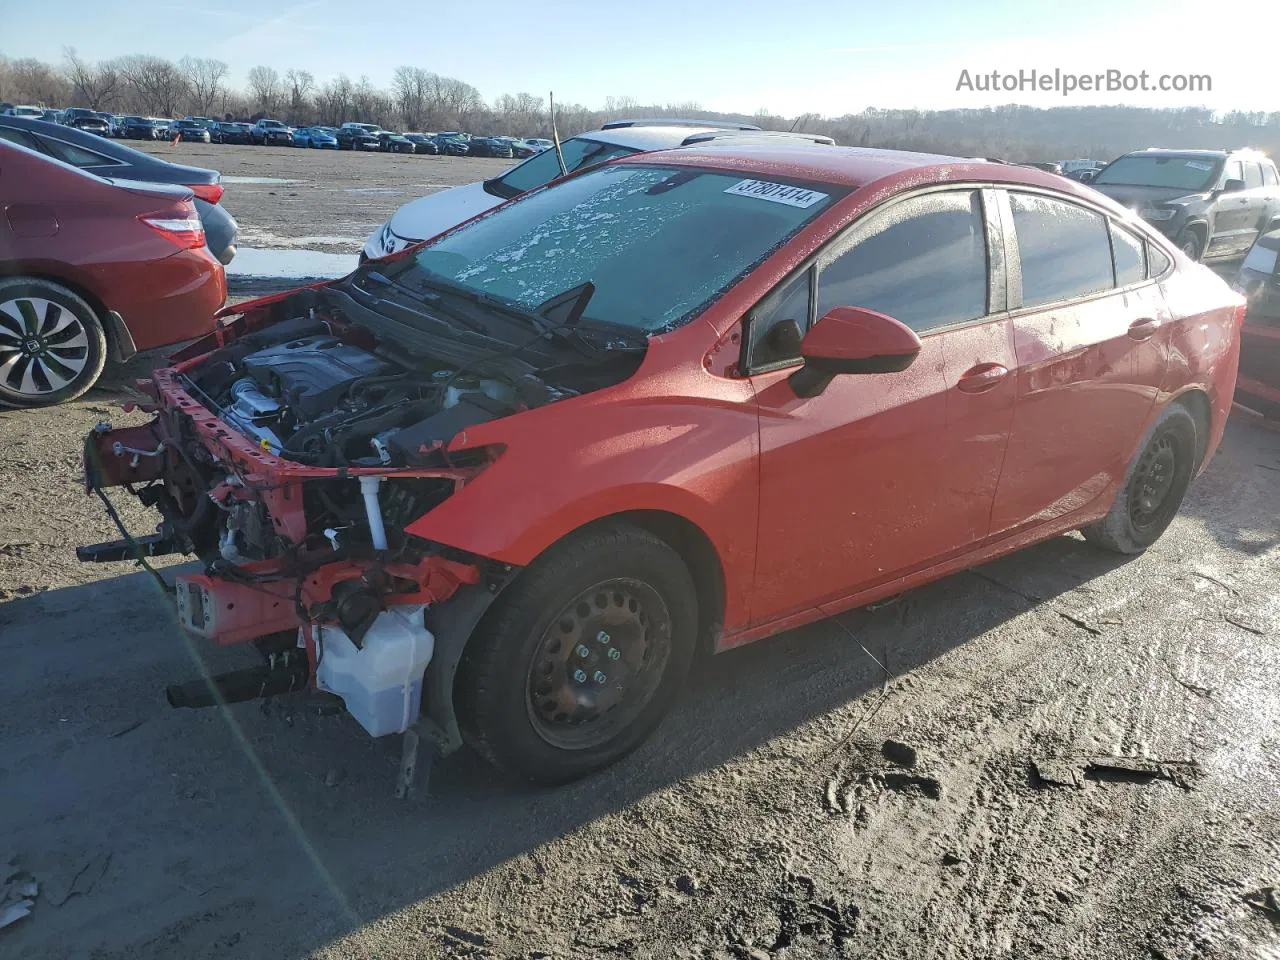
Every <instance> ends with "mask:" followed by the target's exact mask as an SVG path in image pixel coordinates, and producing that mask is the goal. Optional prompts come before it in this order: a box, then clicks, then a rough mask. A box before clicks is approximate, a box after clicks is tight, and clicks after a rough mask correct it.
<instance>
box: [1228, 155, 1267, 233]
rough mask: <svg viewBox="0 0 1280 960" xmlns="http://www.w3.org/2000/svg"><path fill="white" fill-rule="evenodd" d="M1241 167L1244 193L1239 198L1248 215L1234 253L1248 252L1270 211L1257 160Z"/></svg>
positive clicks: (1248, 161)
mask: <svg viewBox="0 0 1280 960" xmlns="http://www.w3.org/2000/svg"><path fill="white" fill-rule="evenodd" d="M1242 166H1243V167H1244V193H1243V194H1241V195H1240V198H1241V199H1242V200H1243V201H1244V207H1245V209H1246V210H1247V211H1248V213H1247V216H1246V218H1245V220H1244V222H1243V223H1242V225H1241V227H1240V232H1239V234H1238V235H1237V242H1236V246H1235V252H1236V253H1248V252H1249V248H1250V247H1252V246H1253V241H1254V240H1256V239H1258V234H1260V233H1262V231H1263V229H1264V228H1265V227H1266V225H1267V217H1268V211H1269V209H1270V204H1269V203H1268V202H1267V201H1268V199H1269V193H1268V190H1267V188H1266V184H1265V182H1264V181H1263V173H1262V164H1261V163H1259V162H1258V161H1257V160H1246V161H1244V163H1243V164H1242Z"/></svg>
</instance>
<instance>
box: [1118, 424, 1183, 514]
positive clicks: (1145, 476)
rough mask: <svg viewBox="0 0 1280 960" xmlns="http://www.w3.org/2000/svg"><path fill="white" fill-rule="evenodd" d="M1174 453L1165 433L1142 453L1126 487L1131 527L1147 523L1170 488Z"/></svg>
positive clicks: (1175, 468) (1165, 497) (1174, 459)
mask: <svg viewBox="0 0 1280 960" xmlns="http://www.w3.org/2000/svg"><path fill="white" fill-rule="evenodd" d="M1177 468H1178V453H1177V448H1176V447H1175V446H1174V441H1173V439H1172V438H1171V437H1169V436H1162V437H1159V438H1157V439H1156V441H1155V442H1154V443H1152V444H1151V445H1150V446H1149V447H1148V448H1147V449H1146V450H1145V451H1143V454H1142V460H1141V461H1139V463H1138V468H1137V470H1135V471H1134V473H1133V480H1132V481H1131V484H1130V487H1129V515H1130V518H1131V519H1132V521H1133V524H1134V526H1137V527H1144V526H1147V525H1149V524H1151V523H1152V522H1153V521H1154V520H1155V519H1156V517H1157V515H1158V514H1159V513H1160V510H1161V509H1162V508H1163V507H1164V504H1165V501H1166V500H1167V499H1168V497H1169V491H1170V490H1172V489H1173V478H1174V475H1175V474H1176V473H1177Z"/></svg>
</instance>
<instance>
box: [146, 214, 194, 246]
mask: <svg viewBox="0 0 1280 960" xmlns="http://www.w3.org/2000/svg"><path fill="white" fill-rule="evenodd" d="M138 219H139V220H141V221H142V222H143V223H145V224H146V225H147V226H148V227H150V228H151V229H152V230H154V231H155V232H156V233H160V234H164V237H165V239H166V240H169V241H170V242H171V243H173V244H174V246H176V247H178V249H180V250H192V249H194V248H196V247H203V246H204V225H203V224H202V223H201V222H200V218H199V217H197V216H196V215H195V213H194V212H193V213H191V214H189V215H188V216H186V217H175V216H171V215H165V214H163V213H153V214H150V215H147V216H141V217H139V218H138Z"/></svg>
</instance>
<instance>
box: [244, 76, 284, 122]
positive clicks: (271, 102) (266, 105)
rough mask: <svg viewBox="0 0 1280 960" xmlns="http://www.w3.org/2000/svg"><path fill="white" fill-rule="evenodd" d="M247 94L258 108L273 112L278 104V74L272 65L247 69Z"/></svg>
mask: <svg viewBox="0 0 1280 960" xmlns="http://www.w3.org/2000/svg"><path fill="white" fill-rule="evenodd" d="M249 94H250V96H251V97H252V98H253V101H254V104H255V105H256V106H257V107H258V108H260V109H261V110H263V111H264V112H266V113H275V112H276V110H277V109H278V108H279V106H280V94H281V86H280V74H278V73H276V71H275V69H274V68H273V67H254V68H253V69H252V70H250V71H249Z"/></svg>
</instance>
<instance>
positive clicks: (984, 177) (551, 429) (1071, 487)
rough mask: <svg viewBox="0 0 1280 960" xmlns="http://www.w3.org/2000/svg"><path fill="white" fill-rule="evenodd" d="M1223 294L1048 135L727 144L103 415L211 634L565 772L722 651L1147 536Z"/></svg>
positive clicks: (365, 720)
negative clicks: (993, 141)
mask: <svg viewBox="0 0 1280 960" xmlns="http://www.w3.org/2000/svg"><path fill="white" fill-rule="evenodd" d="M1242 302H1243V301H1242V299H1241V298H1240V297H1239V296H1238V295H1236V294H1234V293H1232V292H1231V291H1230V290H1229V289H1228V288H1227V286H1226V285H1225V284H1224V283H1223V282H1222V281H1221V280H1220V279H1218V278H1217V277H1215V276H1214V275H1212V274H1211V273H1210V272H1209V271H1208V270H1207V269H1206V268H1204V267H1202V266H1199V265H1197V264H1194V263H1191V262H1190V261H1188V260H1187V259H1186V258H1185V257H1184V256H1183V255H1182V254H1181V253H1179V252H1178V251H1177V250H1176V249H1174V248H1173V247H1172V246H1171V245H1170V244H1169V242H1168V241H1166V240H1165V239H1163V238H1162V237H1160V236H1159V235H1158V234H1157V233H1155V232H1154V231H1152V230H1151V229H1150V228H1148V227H1147V226H1146V225H1145V224H1143V223H1142V222H1140V221H1139V220H1137V219H1136V218H1135V217H1134V216H1133V215H1132V214H1131V213H1129V212H1128V211H1126V210H1124V209H1123V208H1121V207H1120V206H1118V205H1116V204H1114V203H1112V202H1110V201H1109V200H1107V199H1106V198H1104V197H1102V196H1101V195H1099V194H1098V193H1096V192H1094V191H1092V190H1090V189H1089V188H1087V187H1084V186H1080V185H1076V184H1073V183H1071V182H1069V181H1066V180H1063V179H1062V178H1060V177H1056V176H1052V175H1049V174H1045V173H1041V172H1039V171H1036V170H1032V169H1028V168H1025V167H1013V166H1005V165H999V164H989V163H982V162H968V161H962V160H957V159H953V158H948V157H938V156H928V155H921V154H907V153H897V152H893V151H878V150H857V149H844V148H836V147H833V148H830V149H826V150H821V151H816V150H812V149H805V148H803V147H795V146H788V145H785V144H777V145H770V144H751V145H747V144H740V145H737V146H735V145H734V144H732V143H723V144H720V143H717V144H712V145H708V146H706V147H705V148H700V149H689V150H680V151H673V152H670V153H666V154H650V155H645V156H643V157H638V158H632V159H628V160H623V161H619V162H615V163H613V164H610V165H607V166H603V167H600V168H595V169H592V170H590V171H587V172H584V173H581V174H577V175H574V176H572V177H569V178H566V179H564V180H562V181H560V182H558V183H556V184H554V185H552V186H549V187H547V188H545V189H541V190H539V191H536V192H533V193H531V194H529V195H527V196H525V197H524V198H522V199H520V200H518V201H515V202H512V203H509V204H506V205H504V206H502V207H499V208H497V209H496V210H494V211H493V212H491V213H489V214H487V215H485V216H483V217H481V218H479V219H476V220H473V221H471V222H469V223H467V224H464V225H462V226H460V227H458V228H456V229H455V230H453V231H451V232H449V233H447V234H445V235H443V236H442V237H440V238H437V239H436V240H434V241H431V242H428V243H427V244H425V245H421V246H418V247H415V248H412V249H410V250H409V251H407V252H406V253H404V254H401V255H399V256H397V257H395V258H392V259H387V260H377V261H371V262H369V263H366V264H364V265H362V266H361V267H360V268H359V269H358V270H357V271H356V272H355V273H353V274H351V275H350V276H349V277H346V278H345V279H342V280H340V281H336V282H333V283H328V284H323V285H319V286H315V287H310V288H306V289H302V290H297V291H294V292H292V293H289V294H286V295H280V296H275V297H271V298H267V299H263V300H258V301H254V302H252V303H248V304H242V305H241V306H240V307H238V308H236V309H237V310H238V311H240V316H239V317H238V318H237V319H235V320H234V321H233V322H231V323H229V325H227V326H225V327H224V328H222V329H219V330H218V331H217V332H216V333H215V334H214V335H211V336H209V337H207V338H205V339H204V340H202V341H200V342H198V343H197V344H195V345H194V346H192V347H190V348H188V349H187V350H185V351H184V352H183V353H181V354H179V355H178V357H177V358H176V362H175V364H174V365H173V366H172V367H170V368H168V369H163V370H159V371H157V372H156V373H155V375H154V376H153V378H152V379H150V380H149V381H144V382H143V383H142V387H143V389H144V390H145V391H146V392H147V393H148V394H149V395H150V399H149V401H148V403H147V404H146V407H145V409H146V410H148V411H150V412H152V413H153V414H154V419H153V420H152V421H151V422H150V423H148V424H147V425H145V426H138V427H130V428H126V429H111V428H110V427H109V425H103V427H102V428H100V429H99V430H97V431H95V432H94V433H92V434H91V435H90V436H89V437H88V438H87V440H86V470H87V476H88V482H89V484H90V485H91V487H93V488H97V489H98V490H99V491H101V490H102V489H104V488H108V487H111V486H118V485H125V484H127V485H128V486H129V488H130V489H131V490H132V491H133V492H134V493H136V494H137V495H138V496H139V497H141V498H142V499H143V501H144V502H146V503H148V504H153V505H155V506H156V507H158V508H159V509H160V512H161V514H162V515H163V517H164V521H163V523H162V524H161V527H160V530H159V532H158V533H157V534H156V535H155V536H154V537H151V538H147V539H146V540H138V541H133V542H132V543H130V542H129V541H128V540H126V541H124V542H121V543H116V544H106V545H99V546H97V547H91V548H84V550H83V551H82V553H83V556H84V558H85V559H127V558H128V557H130V556H132V555H133V554H134V552H135V551H139V550H140V551H142V552H144V553H162V552H174V551H185V552H192V553H195V554H197V555H198V556H199V557H200V558H201V559H202V560H203V561H204V562H205V569H204V571H203V572H201V573H195V574H181V575H179V576H178V578H177V584H176V607H177V611H178V619H179V621H180V623H181V625H182V626H183V627H184V628H185V629H186V630H188V631H190V632H192V633H194V634H196V635H198V636H201V637H205V638H208V639H209V640H211V641H215V642H217V643H223V644H231V643H253V644H256V645H257V646H258V647H259V648H260V650H261V651H262V652H263V654H264V655H265V661H266V662H265V664H264V666H262V667H261V668H258V669H255V670H251V671H246V672H240V673H236V674H230V675H223V676H220V677H215V678H212V680H211V681H210V682H209V683H208V684H206V682H205V681H203V680H202V681H197V682H196V683H195V684H189V685H182V686H177V687H173V688H170V700H171V701H172V702H174V703H175V704H179V705H182V704H186V705H195V704H201V703H213V702H215V701H216V700H227V701H231V700H238V699H249V698H252V697H257V696H261V695H266V694H271V693H274V692H279V691H283V690H290V689H296V688H299V687H304V686H314V687H316V688H318V689H320V690H327V691H330V692H333V693H336V694H337V695H339V696H341V697H342V698H343V700H344V702H345V703H346V705H347V707H348V709H349V710H350V711H351V712H352V713H353V714H354V715H355V716H356V718H357V719H358V720H359V721H360V722H361V723H362V724H363V725H364V726H365V727H366V729H368V730H369V732H370V733H372V734H374V735H381V734H384V733H390V732H397V731H412V733H413V736H414V737H415V738H416V737H417V736H418V735H419V734H421V735H423V736H426V737H427V738H428V739H429V741H430V742H432V743H433V744H434V745H435V747H436V749H437V751H438V752H441V753H443V752H447V751H449V750H451V749H453V748H455V747H457V746H459V745H460V744H461V743H463V742H467V743H470V744H471V745H472V746H473V747H475V748H476V749H477V750H478V751H479V752H480V753H482V754H483V755H484V756H486V757H487V758H488V759H489V760H491V761H493V762H494V763H496V764H497V765H498V766H499V767H501V768H503V769H505V770H507V771H510V772H512V773H514V774H516V775H518V776H521V777H524V778H529V779H532V780H537V781H542V782H557V781H564V780H567V779H571V778H573V777H577V776H581V775H583V774H585V773H587V772H589V771H592V770H594V769H597V768H599V767H601V766H603V765H605V764H608V763H610V762H612V761H614V760H616V759H618V758H619V757H621V756H622V755H624V754H625V753H627V752H628V751H629V750H631V749H633V748H634V747H636V746H637V745H638V744H639V743H640V742H641V741H642V740H644V739H645V737H647V736H648V735H649V734H650V733H651V732H652V731H653V730H654V728H655V727H656V726H657V725H658V723H659V720H660V718H661V716H662V715H663V713H664V711H665V710H666V709H667V708H668V706H669V705H670V704H671V702H672V699H673V697H674V696H675V694H676V692H677V690H678V689H679V687H680V685H681V682H682V681H683V680H684V679H685V676H686V674H687V673H688V671H689V667H690V663H691V661H692V659H693V657H694V656H695V653H696V652H697V651H700V650H706V651H716V650H724V649H727V648H730V647H734V646H737V645H739V644H743V643H746V642H748V641H751V640H755V639H758V638H760V637H764V636H767V635H770V634H774V633H777V632H779V631H781V630H784V629H787V628H790V627H794V626H797V625H799V624H803V623H806V622H809V621H812V620H815V619H817V618H819V617H823V616H829V615H832V614H834V613H837V612H839V611H842V610H846V609H849V608H851V607H854V606H859V605H862V604H866V603H868V602H871V601H874V600H876V599H877V598H881V597H885V596H888V595H891V594H895V593H898V592H901V591H902V590H905V589H907V588H910V587H913V586H916V585H919V584H922V583H925V582H927V581H929V580H933V579H936V578H938V577H941V576H944V575H945V574H948V573H951V572H953V571H956V570H959V569H961V568H964V567H968V566H971V565H973V564H976V563H980V562H982V561H985V560H988V559H990V558H992V557H994V556H997V555H1000V554H1004V553H1007V552H1010V551H1013V550H1016V549H1018V548H1020V547H1022V546H1025V545H1027V544H1029V543H1032V542H1034V541H1038V540H1042V539H1045V538H1047V537H1051V536H1055V535H1058V534H1061V533H1064V532H1066V531H1070V530H1075V529H1081V530H1083V531H1084V533H1085V535H1086V536H1087V537H1088V538H1089V539H1090V540H1092V541H1094V542H1095V543H1097V544H1099V545H1100V546H1102V547H1106V548H1109V549H1113V550H1117V551H1121V552H1124V553H1137V552H1140V551H1142V550H1143V549H1145V548H1146V547H1147V546H1149V545H1150V544H1151V543H1153V542H1154V541H1155V540H1156V538H1157V537H1159V535H1160V534H1161V532H1162V531H1163V530H1164V529H1165V527H1166V526H1167V525H1168V524H1169V522H1170V521H1171V519H1172V518H1173V516H1174V514H1175V513H1176V511H1177V510H1178V507H1179V504H1180V503H1181V500H1182V497H1183V494H1184V493H1185V491H1186V490H1187V486H1188V484H1189V483H1190V482H1191V480H1192V478H1193V476H1194V475H1195V474H1196V473H1197V472H1198V471H1199V470H1201V469H1203V467H1204V465H1205V464H1206V462H1207V461H1208V459H1209V457H1210V456H1211V455H1212V453H1213V452H1214V450H1215V448H1216V446H1217V444H1218V442H1219V439H1220V438H1221V435H1222V431H1223V427H1224V422H1225V419H1226V416H1227V412H1228V409H1229V407H1230V403H1231V395H1232V389H1233V387H1234V383H1235V377H1236V365H1237V356H1238V325H1239V322H1240V319H1241V316H1242Z"/></svg>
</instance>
